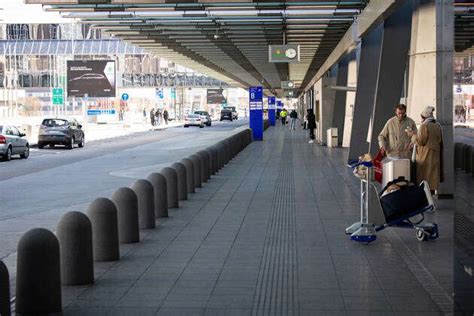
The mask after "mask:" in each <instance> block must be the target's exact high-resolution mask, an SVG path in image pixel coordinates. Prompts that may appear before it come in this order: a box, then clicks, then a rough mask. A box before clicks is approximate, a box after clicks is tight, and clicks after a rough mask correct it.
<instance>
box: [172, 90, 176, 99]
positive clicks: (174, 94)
mask: <svg viewBox="0 0 474 316" xmlns="http://www.w3.org/2000/svg"><path fill="white" fill-rule="evenodd" d="M171 99H176V89H175V88H171Z"/></svg>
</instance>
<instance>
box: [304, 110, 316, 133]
mask: <svg viewBox="0 0 474 316" xmlns="http://www.w3.org/2000/svg"><path fill="white" fill-rule="evenodd" d="M306 120H307V121H308V129H315V128H316V116H314V113H313V112H312V111H311V112H308V115H307V116H306Z"/></svg>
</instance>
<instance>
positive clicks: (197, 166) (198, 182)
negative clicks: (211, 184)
mask: <svg viewBox="0 0 474 316" xmlns="http://www.w3.org/2000/svg"><path fill="white" fill-rule="evenodd" d="M189 159H190V160H191V161H192V162H193V164H194V185H195V187H196V188H202V179H201V159H200V158H199V157H198V156H197V155H191V156H189Z"/></svg>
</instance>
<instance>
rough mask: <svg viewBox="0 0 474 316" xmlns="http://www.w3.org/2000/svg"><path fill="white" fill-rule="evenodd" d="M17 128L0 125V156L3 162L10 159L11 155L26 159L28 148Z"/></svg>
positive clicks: (25, 140) (28, 152)
mask: <svg viewBox="0 0 474 316" xmlns="http://www.w3.org/2000/svg"><path fill="white" fill-rule="evenodd" d="M24 136H26V135H25V134H23V133H21V132H20V131H19V130H18V128H16V127H15V126H12V125H0V156H2V158H3V160H4V161H9V160H11V159H12V156H13V155H20V157H21V158H25V159H26V158H28V156H29V155H30V146H29V144H28V140H27V139H25V138H24Z"/></svg>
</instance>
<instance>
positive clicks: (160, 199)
mask: <svg viewBox="0 0 474 316" xmlns="http://www.w3.org/2000/svg"><path fill="white" fill-rule="evenodd" d="M148 181H150V183H151V184H152V185H153V192H154V203H155V217H156V218H162V217H168V187H167V185H166V178H165V176H164V175H162V174H161V173H157V172H154V173H152V174H150V175H149V176H148Z"/></svg>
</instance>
